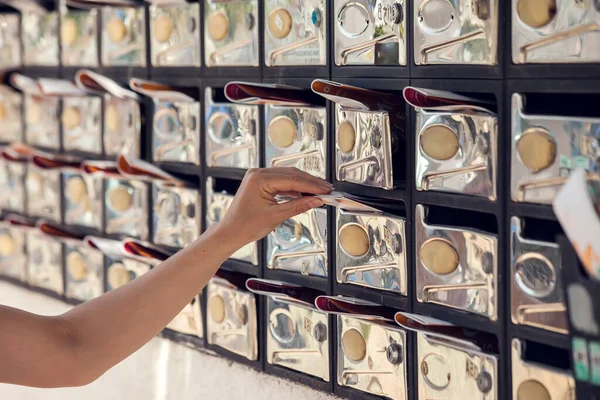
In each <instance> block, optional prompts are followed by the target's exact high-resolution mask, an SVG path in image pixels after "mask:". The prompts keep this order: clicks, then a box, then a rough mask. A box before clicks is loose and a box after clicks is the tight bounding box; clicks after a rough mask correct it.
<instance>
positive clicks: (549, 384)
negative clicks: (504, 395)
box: [511, 339, 576, 400]
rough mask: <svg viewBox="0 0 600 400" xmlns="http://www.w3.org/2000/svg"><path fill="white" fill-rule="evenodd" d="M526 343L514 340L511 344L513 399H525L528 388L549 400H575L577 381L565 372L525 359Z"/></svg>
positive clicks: (568, 372)
mask: <svg viewBox="0 0 600 400" xmlns="http://www.w3.org/2000/svg"><path fill="white" fill-rule="evenodd" d="M524 347H525V343H524V342H521V341H520V340H519V339H513V340H512V344H511V367H512V399H513V400H520V399H521V398H524V395H525V393H528V392H527V390H528V389H527V387H528V386H529V387H530V388H532V387H533V388H535V389H536V393H539V395H541V396H542V398H544V395H545V396H546V397H545V398H546V399H549V400H575V399H576V397H575V380H574V379H573V375H572V374H571V373H570V371H563V370H559V369H555V368H552V367H548V366H545V365H542V364H537V363H531V362H528V361H526V360H524V359H523V353H524V350H525V349H524Z"/></svg>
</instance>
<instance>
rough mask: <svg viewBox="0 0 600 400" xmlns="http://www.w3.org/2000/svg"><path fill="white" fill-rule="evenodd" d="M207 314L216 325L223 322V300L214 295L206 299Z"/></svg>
mask: <svg viewBox="0 0 600 400" xmlns="http://www.w3.org/2000/svg"><path fill="white" fill-rule="evenodd" d="M208 313H209V314H210V318H211V319H212V320H213V321H215V322H216V323H219V324H220V323H221V322H223V321H225V300H223V297H221V296H220V295H218V294H216V295H214V296H212V297H211V298H210V299H208Z"/></svg>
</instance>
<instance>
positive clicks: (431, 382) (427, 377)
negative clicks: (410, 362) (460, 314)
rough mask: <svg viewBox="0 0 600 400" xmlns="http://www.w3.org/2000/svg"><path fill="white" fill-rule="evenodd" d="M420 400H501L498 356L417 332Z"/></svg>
mask: <svg viewBox="0 0 600 400" xmlns="http://www.w3.org/2000/svg"><path fill="white" fill-rule="evenodd" d="M417 362H418V364H417V365H416V368H417V371H418V372H417V375H418V378H417V379H418V392H419V400H429V399H473V400H475V399H480V400H495V399H497V398H498V384H499V382H498V358H497V356H494V355H491V354H487V353H484V352H482V351H479V350H475V349H474V348H472V347H464V348H463V347H462V346H461V345H460V344H458V343H456V342H454V341H453V340H452V339H451V338H446V337H435V336H430V335H427V334H426V333H423V332H417Z"/></svg>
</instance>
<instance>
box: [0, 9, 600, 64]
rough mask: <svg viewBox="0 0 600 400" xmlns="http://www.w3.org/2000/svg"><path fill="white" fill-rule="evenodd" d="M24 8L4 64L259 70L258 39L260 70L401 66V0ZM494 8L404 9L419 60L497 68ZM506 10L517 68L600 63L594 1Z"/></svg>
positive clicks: (13, 19) (12, 19)
mask: <svg viewBox="0 0 600 400" xmlns="http://www.w3.org/2000/svg"><path fill="white" fill-rule="evenodd" d="M22 3H23V4H21V5H15V3H14V2H11V5H12V6H17V7H19V8H20V10H21V12H22V16H21V18H19V15H18V14H2V15H0V21H1V22H2V23H0V26H1V29H0V39H1V40H0V43H2V46H1V47H0V54H1V55H2V57H0V60H2V61H1V64H2V67H3V68H11V67H17V66H20V65H21V63H23V64H24V65H47V66H54V65H59V42H60V48H61V49H62V51H61V52H60V63H61V64H62V65H64V66H90V67H95V66H98V65H99V64H102V65H104V66H142V67H143V66H146V47H147V45H149V46H150V49H149V54H150V63H151V65H153V66H200V65H201V59H203V63H204V65H206V66H207V67H218V66H258V65H259V63H260V60H259V47H258V46H259V36H262V38H263V40H264V60H263V61H264V65H265V66H267V67H273V66H319V65H327V60H328V54H327V49H328V46H327V44H328V41H331V42H332V43H333V52H334V62H335V65H338V66H347V65H388V66H389V65H395V66H403V65H406V64H407V51H408V50H407V42H408V41H409V40H410V39H409V29H408V24H407V17H408V13H409V11H408V9H407V3H409V2H408V1H406V0H377V1H375V0H357V1H354V0H353V1H349V0H334V1H332V2H331V1H325V0H300V1H297V0H283V1H281V0H268V1H265V2H264V12H263V13H262V15H261V14H260V13H259V2H258V0H229V1H228V0H205V1H204V3H205V5H204V15H200V7H199V4H198V3H197V2H193V3H186V2H185V0H181V1H178V2H173V1H160V0H158V1H150V0H148V3H149V4H151V5H150V7H149V8H146V7H145V6H144V4H145V2H143V1H138V2H136V1H130V2H124V5H126V6H125V7H114V4H112V5H113V6H112V7H109V5H111V2H108V1H107V2H106V3H105V6H102V2H101V1H100V2H98V1H94V2H89V3H87V4H86V1H85V0H66V1H65V2H61V4H62V6H61V7H60V11H54V12H47V11H46V10H44V9H43V8H40V7H39V6H37V7H35V6H34V5H35V4H36V3H35V1H33V0H28V1H23V2H22ZM30 3H32V4H33V5H32V4H30ZM63 3H66V4H63ZM128 3H129V6H127V5H128ZM500 3H501V2H500V1H499V0H455V1H450V0H416V1H414V2H412V3H411V5H412V19H413V31H412V40H413V41H414V46H413V47H414V61H415V64H416V65H435V64H442V65H443V64H446V65H448V64H454V65H457V64H471V65H497V64H498V52H499V40H498V37H499V25H500V24H502V23H503V18H501V17H500V15H501V14H503V13H501V12H500V10H501V7H502V6H503V4H500ZM99 5H100V7H99V8H94V7H98V6H99ZM511 5H512V7H511V9H512V13H511V16H510V18H512V32H511V36H510V38H511V42H512V61H513V63H515V64H525V63H589V62H599V61H600V4H599V3H598V2H597V1H594V0H578V1H574V0H542V1H537V0H511ZM67 6H71V7H67ZM73 7H74V8H73ZM147 12H148V13H149V18H148V20H149V27H148V26H146V13H147ZM99 17H101V18H100V20H101V27H100V28H99V27H98V18H99ZM260 18H262V19H264V31H263V32H259V23H258V22H259V21H258V20H259V19H260ZM59 21H60V22H59ZM329 23H331V24H333V38H332V39H330V38H329V35H330V32H329V29H328V24H329ZM59 26H60V29H59ZM19 32H21V37H22V39H20V38H19ZM147 32H149V36H150V39H149V40H148V41H146V35H147V34H148V33H147ZM201 32H202V33H201ZM201 36H203V37H204V55H203V57H202V55H201V50H200V48H201V47H200V37H201ZM98 38H101V40H98ZM21 41H22V43H21ZM21 48H22V55H21ZM98 48H100V51H98ZM99 54H100V57H99V56H98V55H99ZM99 58H100V60H101V62H99Z"/></svg>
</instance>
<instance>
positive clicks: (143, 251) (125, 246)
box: [121, 239, 174, 266]
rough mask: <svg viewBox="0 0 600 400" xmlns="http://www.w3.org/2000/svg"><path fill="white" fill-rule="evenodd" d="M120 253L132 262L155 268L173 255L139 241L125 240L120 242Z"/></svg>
mask: <svg viewBox="0 0 600 400" xmlns="http://www.w3.org/2000/svg"><path fill="white" fill-rule="evenodd" d="M121 249H122V253H123V254H124V255H125V256H127V257H129V258H132V259H134V260H137V261H141V262H145V263H148V264H151V265H153V266H156V265H158V264H160V263H161V262H163V261H165V260H166V259H167V258H169V257H171V256H172V255H173V254H174V253H171V252H168V251H165V250H163V249H159V248H158V247H156V246H154V245H152V244H150V243H148V242H144V241H141V240H136V239H125V240H123V241H122V242H121Z"/></svg>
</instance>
